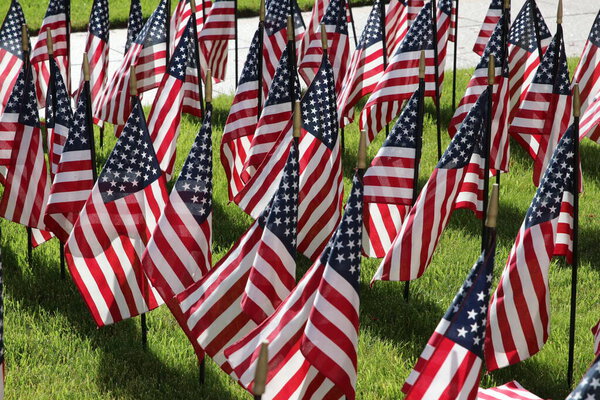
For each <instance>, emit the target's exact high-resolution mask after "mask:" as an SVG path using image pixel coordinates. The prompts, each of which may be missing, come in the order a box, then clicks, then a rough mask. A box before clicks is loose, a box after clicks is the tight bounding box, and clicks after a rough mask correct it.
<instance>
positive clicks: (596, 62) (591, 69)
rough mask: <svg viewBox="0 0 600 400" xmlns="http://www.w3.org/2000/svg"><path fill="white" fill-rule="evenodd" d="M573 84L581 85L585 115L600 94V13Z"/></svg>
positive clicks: (582, 54)
mask: <svg viewBox="0 0 600 400" xmlns="http://www.w3.org/2000/svg"><path fill="white" fill-rule="evenodd" d="M573 83H577V84H578V85H579V91H580V94H579V99H580V101H581V112H582V113H585V110H586V109H587V108H588V106H589V105H590V104H591V103H592V101H593V99H594V97H595V96H597V95H598V94H600V11H599V12H598V14H597V15H596V19H595V20H594V24H593V25H592V29H591V30H590V34H589V36H588V39H587V41H586V42H585V46H584V47H583V51H582V52H581V57H580V59H579V62H578V64H577V68H575V73H574V75H573Z"/></svg>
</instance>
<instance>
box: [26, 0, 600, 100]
mask: <svg viewBox="0 0 600 400" xmlns="http://www.w3.org/2000/svg"><path fill="white" fill-rule="evenodd" d="M524 2H525V0H513V2H512V13H511V14H512V20H514V19H515V18H516V16H517V13H518V12H519V10H520V9H521V6H522V5H523V3H524ZM489 3H490V2H489V0H460V6H459V19H458V24H459V25H458V26H459V28H458V29H459V30H458V44H459V45H458V51H457V54H458V59H457V65H458V68H459V69H460V68H470V67H474V66H475V65H476V64H477V63H478V61H479V56H477V55H476V54H475V53H473V51H472V48H473V44H474V43H475V39H476V38H477V34H478V33H479V29H480V27H481V22H482V21H483V19H484V17H485V14H486V12H487V8H488V6H489ZM557 3H558V1H553V0H538V1H537V4H538V6H539V7H540V10H541V12H542V15H543V16H544V18H545V20H546V24H547V25H548V27H549V28H550V31H551V32H555V31H556V6H557ZM595 3H596V2H595V1H576V0H565V1H564V7H565V11H564V18H563V29H564V34H565V43H566V50H567V55H568V56H579V55H580V54H581V51H582V49H583V45H584V43H585V41H586V39H587V36H588V34H589V31H590V29H591V27H592V24H593V22H594V18H595V17H596V14H597V13H598V9H599V7H600V5H599V4H595ZM370 11H371V7H356V8H353V9H352V12H353V15H354V20H355V25H356V32H357V35H358V36H359V37H360V34H361V32H362V30H363V28H364V26H365V23H366V21H367V18H368V16H369V13H370ZM302 15H303V17H304V21H305V23H306V22H307V21H308V20H309V18H310V13H303V14H302ZM257 26H258V18H242V19H239V21H238V31H239V35H238V37H239V39H238V41H239V44H238V51H239V55H238V68H239V71H240V73H241V70H242V68H243V65H244V61H245V59H246V55H247V54H248V48H249V46H250V40H251V39H252V37H253V35H254V31H255V30H256V28H257ZM126 33H127V32H126V30H125V29H114V30H111V31H110V46H111V50H110V65H109V76H110V74H113V73H114V71H115V70H116V69H117V68H118V66H119V64H120V63H121V61H122V59H123V49H124V46H125V41H126V37H127V36H126ZM85 38H86V33H74V34H73V36H72V39H71V46H72V52H71V54H73V57H72V73H73V77H72V81H73V82H74V83H75V82H79V77H80V72H81V62H82V59H81V57H82V54H83V50H84V46H85ZM36 39H37V38H33V39H32V43H35V41H36ZM350 44H351V48H352V49H354V38H353V35H352V29H350ZM233 46H234V41H233V40H232V41H230V42H229V63H228V66H227V79H226V80H225V81H224V82H221V83H219V84H216V85H214V91H215V94H217V95H218V94H233V93H234V92H235V81H236V80H235V48H234V47H233ZM453 52H454V45H453V43H450V44H449V48H448V60H447V62H446V69H447V70H448V69H452V57H453ZM153 100H154V96H153V93H148V94H145V95H144V98H143V103H144V104H145V105H148V104H152V102H153Z"/></svg>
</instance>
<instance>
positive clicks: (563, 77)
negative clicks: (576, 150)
mask: <svg viewBox="0 0 600 400" xmlns="http://www.w3.org/2000/svg"><path fill="white" fill-rule="evenodd" d="M571 102H572V97H571V82H570V80H569V67H568V65H567V55H566V53H565V45H564V40H563V35H562V28H561V26H560V25H559V26H558V32H557V34H556V35H555V36H554V39H552V42H551V43H550V46H548V50H546V53H545V54H544V57H543V59H542V63H541V64H540V65H539V66H538V68H537V71H536V73H535V77H534V78H533V81H532V83H531V85H530V86H529V88H528V89H527V90H526V91H525V92H524V93H523V101H522V102H521V103H520V104H519V108H518V110H517V112H516V114H515V118H514V119H513V122H512V124H511V126H510V128H509V132H510V133H511V135H513V136H514V137H515V138H516V139H517V141H518V142H519V143H520V144H521V145H522V146H523V147H524V148H525V150H527V151H528V152H529V155H530V156H531V158H533V160H534V169H533V182H534V184H535V185H536V186H538V185H539V182H540V179H541V176H542V173H543V172H544V170H545V169H546V165H548V161H549V160H550V156H551V155H552V150H553V149H554V148H555V147H556V144H557V143H558V141H559V140H560V135H561V134H562V133H563V132H564V131H565V130H566V129H567V128H568V126H569V124H570V122H571V120H572V115H571V114H572V106H571Z"/></svg>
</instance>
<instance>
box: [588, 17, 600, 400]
mask: <svg viewBox="0 0 600 400" xmlns="http://www.w3.org/2000/svg"><path fill="white" fill-rule="evenodd" d="M588 40H589V41H590V42H592V44H593V45H594V46H596V47H600V11H598V15H596V19H595V20H594V25H592V30H591V31H590V35H589V36H588ZM599 400H600V399H599Z"/></svg>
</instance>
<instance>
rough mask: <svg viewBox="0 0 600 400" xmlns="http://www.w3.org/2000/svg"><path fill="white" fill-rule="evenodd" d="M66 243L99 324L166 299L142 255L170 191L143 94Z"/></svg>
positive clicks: (70, 261)
mask: <svg viewBox="0 0 600 400" xmlns="http://www.w3.org/2000/svg"><path fill="white" fill-rule="evenodd" d="M132 103H133V109H132V112H131V115H130V116H129V119H128V120H127V124H126V125H125V127H124V129H123V133H122V135H121V136H120V137H119V139H118V140H117V144H116V145H115V147H114V149H113V151H112V152H111V154H110V156H109V157H108V160H107V161H106V164H105V166H104V169H103V170H102V172H101V173H100V175H99V176H98V181H97V182H96V184H95V185H94V188H93V189H92V192H91V194H90V196H89V198H88V199H87V201H86V203H85V205H84V207H83V209H82V210H81V213H80V214H79V219H78V220H77V222H76V223H75V226H74V228H73V231H72V232H71V235H70V236H69V239H68V241H67V244H66V246H65V258H66V260H67V265H68V266H69V271H70V272H71V276H72V277H73V280H74V281H75V284H76V285H77V288H78V289H79V292H80V293H81V295H82V296H83V299H84V301H85V302H86V304H87V306H88V308H89V310H90V312H91V314H92V317H93V318H94V321H95V322H96V324H97V325H98V326H103V325H108V324H112V323H115V322H119V321H121V320H124V319H127V318H130V317H134V316H136V315H138V314H140V313H144V312H146V311H149V310H152V309H154V308H156V307H158V306H159V305H160V304H161V303H162V299H161V298H160V296H159V294H158V293H157V292H156V291H155V289H154V288H153V287H151V285H150V282H149V281H148V280H147V279H146V277H145V276H144V273H143V272H142V269H141V263H140V260H141V257H142V253H143V251H144V249H145V248H146V244H147V243H148V239H149V238H150V235H151V234H152V232H153V231H154V228H155V227H156V223H157V220H158V218H159V216H160V215H161V213H162V211H163V209H164V206H165V203H166V202H167V198H168V194H167V188H166V181H165V177H164V175H163V173H162V172H161V170H160V167H159V165H158V159H157V158H156V155H155V154H154V150H153V148H152V141H151V140H150V134H149V133H148V128H147V126H146V119H145V118H144V111H143V110H142V105H141V104H140V101H139V99H138V98H137V97H134V98H133V100H132Z"/></svg>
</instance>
